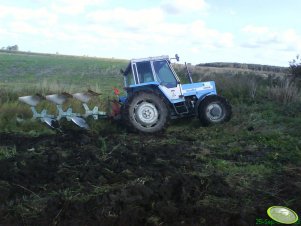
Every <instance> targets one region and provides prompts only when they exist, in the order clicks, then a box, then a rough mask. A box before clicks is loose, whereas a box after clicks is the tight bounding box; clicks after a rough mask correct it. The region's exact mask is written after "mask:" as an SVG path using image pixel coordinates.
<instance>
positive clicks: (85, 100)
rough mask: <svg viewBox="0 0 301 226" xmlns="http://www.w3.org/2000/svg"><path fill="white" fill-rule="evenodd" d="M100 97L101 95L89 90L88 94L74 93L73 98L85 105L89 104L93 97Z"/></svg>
mask: <svg viewBox="0 0 301 226" xmlns="http://www.w3.org/2000/svg"><path fill="white" fill-rule="evenodd" d="M99 95H100V93H96V92H94V91H92V90H88V91H87V92H84V93H74V94H73V95H72V96H73V97H74V98H75V99H78V100H79V101H81V102H83V103H88V102H89V101H90V99H91V98H92V97H95V96H99Z"/></svg>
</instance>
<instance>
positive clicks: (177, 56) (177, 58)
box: [175, 54, 180, 62]
mask: <svg viewBox="0 0 301 226" xmlns="http://www.w3.org/2000/svg"><path fill="white" fill-rule="evenodd" d="M175 58H176V60H177V61H178V62H179V60H180V57H179V55H178V54H176V55H175Z"/></svg>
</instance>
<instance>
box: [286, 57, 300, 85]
mask: <svg viewBox="0 0 301 226" xmlns="http://www.w3.org/2000/svg"><path fill="white" fill-rule="evenodd" d="M289 65H290V66H289V71H290V74H291V76H292V78H293V80H296V79H298V80H299V79H301V58H300V56H299V55H297V56H296V59H293V60H292V61H290V62H289Z"/></svg>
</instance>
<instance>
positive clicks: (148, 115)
mask: <svg viewBox="0 0 301 226" xmlns="http://www.w3.org/2000/svg"><path fill="white" fill-rule="evenodd" d="M135 116H136V120H137V121H138V122H139V123H140V124H142V125H144V126H152V125H154V124H156V123H157V121H158V118H159V113H158V110H157V108H156V106H155V105H154V104H152V103H149V102H142V103H140V104H139V105H138V106H137V108H136V112H135Z"/></svg>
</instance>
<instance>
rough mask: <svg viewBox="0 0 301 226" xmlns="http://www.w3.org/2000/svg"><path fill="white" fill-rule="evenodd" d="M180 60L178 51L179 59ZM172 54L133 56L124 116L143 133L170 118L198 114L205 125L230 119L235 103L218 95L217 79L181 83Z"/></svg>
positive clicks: (126, 76) (126, 72)
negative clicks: (136, 57)
mask: <svg viewBox="0 0 301 226" xmlns="http://www.w3.org/2000/svg"><path fill="white" fill-rule="evenodd" d="M172 59H176V60H177V61H178V60H179V57H178V55H177V54H176V56H175V58H172ZM170 60H171V59H170V58H169V57H168V56H159V57H149V58H142V59H133V60H131V61H130V63H129V64H128V66H127V67H126V69H125V70H121V72H122V74H123V76H124V86H125V90H126V92H127V96H126V97H120V98H119V102H120V103H121V106H122V107H121V117H122V119H123V121H124V122H125V123H126V124H127V125H128V126H129V127H130V128H132V129H134V130H136V131H140V132H143V133H156V132H159V131H161V130H163V129H164V128H165V127H166V125H167V124H168V121H169V119H176V118H182V117H191V116H196V117H198V118H199V120H200V121H201V123H202V124H203V125H205V126H207V125H210V124H216V123H222V122H226V121H229V120H230V118H231V114H232V111H231V105H230V104H229V103H228V101H227V100H226V99H225V98H223V97H221V96H218V95H217V92H216V87H215V82H214V81H207V82H196V83H194V82H193V81H192V78H191V75H190V73H189V70H188V68H187V66H186V69H187V75H188V78H189V80H190V83H189V84H181V82H180V80H179V77H178V76H177V74H176V73H175V71H174V69H173V67H172V65H171V62H170Z"/></svg>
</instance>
